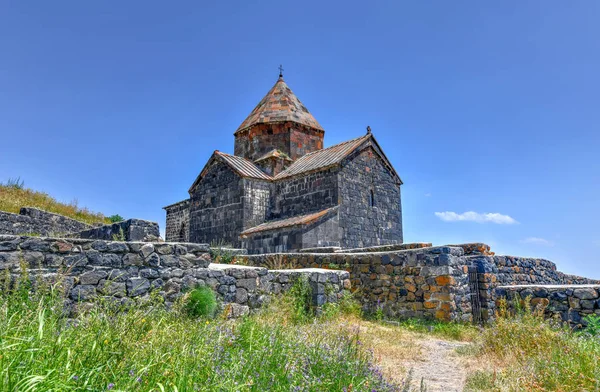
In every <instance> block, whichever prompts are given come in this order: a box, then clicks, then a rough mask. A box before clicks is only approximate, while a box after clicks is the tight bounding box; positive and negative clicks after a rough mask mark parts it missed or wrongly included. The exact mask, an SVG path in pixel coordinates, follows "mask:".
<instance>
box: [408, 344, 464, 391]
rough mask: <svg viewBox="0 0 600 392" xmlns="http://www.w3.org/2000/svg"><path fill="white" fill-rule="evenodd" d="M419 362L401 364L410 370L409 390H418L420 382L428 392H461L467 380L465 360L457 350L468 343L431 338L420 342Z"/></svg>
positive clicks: (417, 359) (415, 360)
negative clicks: (410, 385) (410, 386)
mask: <svg viewBox="0 0 600 392" xmlns="http://www.w3.org/2000/svg"><path fill="white" fill-rule="evenodd" d="M415 343H417V344H418V345H419V346H420V348H421V356H420V358H415V359H413V360H408V361H400V362H401V364H402V366H403V367H404V368H405V369H407V371H410V370H411V369H412V382H411V384H412V386H413V388H415V389H416V390H417V391H418V390H419V387H420V384H421V379H422V380H423V382H424V384H425V386H426V387H427V391H428V392H438V391H439V392H460V391H462V390H463V388H464V386H465V380H466V377H467V371H466V364H465V361H464V358H462V357H460V356H459V355H458V354H457V353H456V349H457V348H459V347H462V346H465V345H467V344H468V343H462V342H453V341H445V340H439V339H434V338H427V339H422V340H419V341H417V342H415Z"/></svg>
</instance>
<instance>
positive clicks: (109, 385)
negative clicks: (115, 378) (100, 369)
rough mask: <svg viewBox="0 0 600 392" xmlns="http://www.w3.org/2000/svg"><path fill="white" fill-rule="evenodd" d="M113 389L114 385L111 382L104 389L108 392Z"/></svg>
mask: <svg viewBox="0 0 600 392" xmlns="http://www.w3.org/2000/svg"><path fill="white" fill-rule="evenodd" d="M114 387H115V384H113V383H112V382H111V383H110V384H108V386H107V387H106V389H108V390H109V391H110V390H111V389H113V388H114Z"/></svg>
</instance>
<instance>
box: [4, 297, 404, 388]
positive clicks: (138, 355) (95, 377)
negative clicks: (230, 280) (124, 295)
mask: <svg viewBox="0 0 600 392" xmlns="http://www.w3.org/2000/svg"><path fill="white" fill-rule="evenodd" d="M21 287H22V288H23V289H22V290H20V291H19V292H16V293H11V294H6V292H4V294H1V293H0V390H3V391H17V390H18V391H26V390H27V391H51V390H52V391H84V390H86V391H88V390H92V391H102V390H113V391H116V390H120V391H162V390H165V391H175V390H177V391H195V390H198V391H343V390H352V391H371V390H376V391H391V390H395V387H394V386H392V385H390V384H388V383H387V382H386V381H385V380H384V379H383V378H382V377H381V375H380V374H379V373H378V370H377V369H376V368H375V367H374V366H373V365H372V362H371V361H372V355H371V354H370V353H369V352H368V351H367V350H366V349H364V348H363V347H362V346H361V345H360V344H359V343H358V341H357V339H358V337H357V336H355V335H354V334H353V333H352V332H351V331H349V330H348V328H342V327H340V325H339V324H336V323H335V322H325V321H321V320H320V319H312V320H310V321H309V322H302V323H296V322H293V320H292V318H291V317H289V315H290V313H289V311H290V305H289V302H290V299H289V298H288V299H287V300H285V301H275V303H274V305H273V306H274V307H273V308H271V309H269V310H268V311H265V312H264V313H262V314H259V315H255V316H250V317H247V318H244V319H242V320H238V321H232V320H223V319H220V318H217V319H214V320H209V319H206V318H193V317H189V316H188V315H187V313H186V312H185V310H184V304H183V303H181V304H178V305H177V306H175V307H174V308H173V309H172V310H171V311H166V310H164V309H163V308H162V307H161V306H160V305H158V304H156V303H155V304H154V306H153V307H149V306H140V305H139V304H138V305H136V306H133V307H131V308H129V309H128V310H127V311H116V310H115V309H114V308H112V307H110V306H108V304H102V303H98V304H97V305H96V306H95V307H94V308H93V310H91V311H89V312H87V313H84V314H81V315H80V316H78V317H77V318H76V319H74V320H69V319H66V318H65V317H64V315H63V314H62V312H61V296H60V295H58V294H57V293H56V291H52V292H50V293H46V294H44V295H42V294H40V295H32V296H30V295H28V294H27V291H26V290H27V286H26V285H25V286H21Z"/></svg>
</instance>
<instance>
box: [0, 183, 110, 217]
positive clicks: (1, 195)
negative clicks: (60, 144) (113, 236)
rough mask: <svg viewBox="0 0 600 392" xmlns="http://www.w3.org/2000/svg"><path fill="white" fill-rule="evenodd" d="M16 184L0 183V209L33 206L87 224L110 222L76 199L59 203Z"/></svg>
mask: <svg viewBox="0 0 600 392" xmlns="http://www.w3.org/2000/svg"><path fill="white" fill-rule="evenodd" d="M19 184H20V185H19ZM17 185H19V186H15V185H14V181H13V182H12V183H11V181H10V180H9V182H7V183H6V184H0V211H6V212H12V213H15V214H18V213H19V210H20V209H21V207H35V208H39V209H41V210H45V211H49V212H53V213H56V214H60V215H64V216H67V217H69V218H72V219H75V220H78V221H81V222H84V223H88V224H92V223H110V220H109V219H108V218H105V217H104V215H102V214H99V213H95V212H92V211H90V210H88V209H87V208H81V207H79V206H78V205H77V201H72V202H71V203H69V204H65V203H61V202H59V201H57V200H56V199H54V198H53V197H51V196H50V195H48V194H47V193H44V192H38V191H35V190H33V189H28V188H25V187H24V186H23V182H22V181H21V182H18V184H17Z"/></svg>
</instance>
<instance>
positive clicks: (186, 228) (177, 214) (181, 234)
mask: <svg viewBox="0 0 600 392" xmlns="http://www.w3.org/2000/svg"><path fill="white" fill-rule="evenodd" d="M164 209H165V210H166V212H167V220H166V227H165V241H170V242H189V241H190V200H189V199H186V200H182V201H180V202H179V203H175V204H171V205H170V206H167V207H165V208H164Z"/></svg>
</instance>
